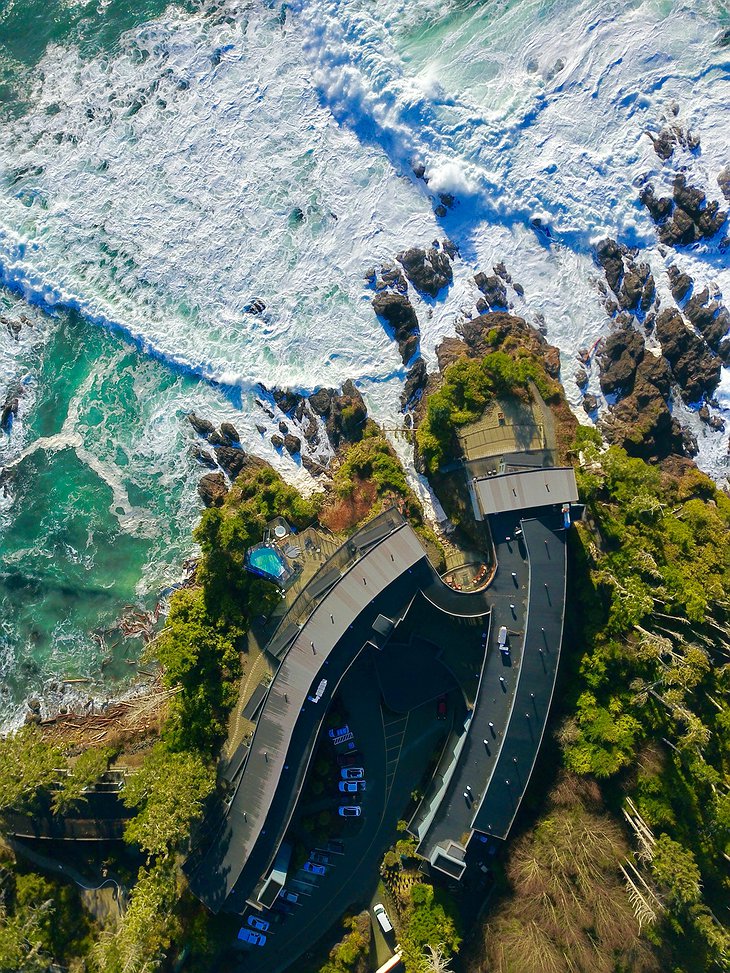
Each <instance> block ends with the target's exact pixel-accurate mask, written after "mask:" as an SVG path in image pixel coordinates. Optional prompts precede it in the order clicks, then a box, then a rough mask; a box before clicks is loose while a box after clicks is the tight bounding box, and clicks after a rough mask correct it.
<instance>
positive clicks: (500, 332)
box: [436, 311, 560, 378]
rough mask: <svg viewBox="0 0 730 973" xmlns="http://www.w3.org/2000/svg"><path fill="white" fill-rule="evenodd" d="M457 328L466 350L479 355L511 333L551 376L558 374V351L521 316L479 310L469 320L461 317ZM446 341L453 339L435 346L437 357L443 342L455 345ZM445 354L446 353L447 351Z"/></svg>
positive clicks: (556, 376)
mask: <svg viewBox="0 0 730 973" xmlns="http://www.w3.org/2000/svg"><path fill="white" fill-rule="evenodd" d="M456 330H457V332H458V333H459V335H460V337H461V338H462V340H463V342H464V344H465V345H466V346H467V349H468V353H469V354H471V355H473V356H474V357H478V358H483V357H484V356H485V355H488V354H489V353H490V352H492V351H494V347H495V345H498V344H501V343H502V342H503V341H504V339H505V338H507V337H508V336H510V335H512V336H514V337H515V339H517V340H518V341H519V343H520V344H521V345H523V346H524V347H525V348H527V349H528V350H529V351H531V352H532V353H533V354H534V355H535V356H536V357H537V358H539V359H541V361H542V362H543V364H544V366H545V371H546V372H547V373H548V375H550V377H551V378H558V377H559V375H560V352H559V351H558V349H557V348H555V347H553V345H550V344H548V342H547V341H546V340H545V338H544V337H543V335H542V334H540V332H539V331H538V330H537V329H536V328H533V327H532V326H531V325H529V324H528V323H527V322H526V321H525V319H524V318H520V317H518V316H517V315H516V314H507V313H505V312H504V311H489V312H488V313H486V314H480V315H479V317H476V318H472V319H471V320H470V321H462V322H461V324H458V325H457V326H456ZM447 341H453V339H446V340H445V341H444V342H443V343H442V345H440V346H439V347H438V348H437V349H436V355H437V356H438V358H439V361H441V359H442V358H443V357H444V346H446V348H447V349H448V348H449V347H451V348H454V347H455V346H454V345H450V346H449V345H447V344H446V342H447ZM446 354H448V351H447V352H446Z"/></svg>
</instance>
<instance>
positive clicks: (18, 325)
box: [0, 314, 30, 341]
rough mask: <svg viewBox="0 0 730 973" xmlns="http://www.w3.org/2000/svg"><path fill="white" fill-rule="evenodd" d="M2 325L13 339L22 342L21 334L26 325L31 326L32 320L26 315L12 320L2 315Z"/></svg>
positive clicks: (0, 322) (0, 321) (0, 317)
mask: <svg viewBox="0 0 730 973" xmlns="http://www.w3.org/2000/svg"><path fill="white" fill-rule="evenodd" d="M0 324H2V325H3V326H4V327H5V330H6V331H7V332H8V334H9V335H10V337H11V338H15V340H16V341H19V340H20V332H21V331H22V330H23V325H24V324H30V318H28V317H27V316H26V315H25V314H21V315H20V317H17V318H10V317H7V316H6V315H5V314H0Z"/></svg>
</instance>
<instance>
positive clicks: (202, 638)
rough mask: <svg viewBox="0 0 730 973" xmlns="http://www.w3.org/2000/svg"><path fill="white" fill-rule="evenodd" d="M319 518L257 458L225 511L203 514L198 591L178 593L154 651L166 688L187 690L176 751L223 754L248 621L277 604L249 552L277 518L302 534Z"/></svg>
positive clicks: (180, 701) (173, 718)
mask: <svg viewBox="0 0 730 973" xmlns="http://www.w3.org/2000/svg"><path fill="white" fill-rule="evenodd" d="M315 515H316V505H315V503H314V502H312V501H309V500H305V499H304V498H303V497H302V496H301V495H300V494H299V493H298V491H297V490H295V489H294V488H293V487H290V486H288V485H287V484H286V483H284V481H283V480H282V479H281V477H280V476H279V474H278V473H276V472H275V470H273V469H272V468H271V467H269V466H266V465H264V464H260V465H259V464H257V463H255V462H254V461H253V460H249V462H248V466H247V468H246V470H245V471H244V473H243V474H242V476H241V477H239V479H238V481H237V482H236V484H235V485H234V486H233V488H232V489H231V492H230V493H229V495H228V497H227V499H226V502H225V504H224V506H223V507H221V508H210V509H209V510H205V511H204V512H203V515H202V517H201V520H200V524H199V525H198V527H197V528H196V530H195V535H194V536H195V539H196V541H197V542H198V544H199V545H200V548H201V558H200V563H199V566H198V571H197V575H196V583H197V584H196V587H195V588H192V589H183V590H181V591H178V592H176V594H175V595H174V596H173V598H172V601H171V605H170V614H169V617H168V620H167V624H166V625H165V628H164V630H163V632H162V634H161V636H160V637H159V638H158V639H157V640H156V642H155V643H154V644H153V645H152V646H151V647H150V654H151V655H154V657H156V658H157V659H158V660H159V662H160V663H161V665H162V666H163V670H164V681H165V685H167V686H170V687H178V688H179V690H180V691H179V692H178V694H177V695H176V696H175V698H174V700H173V703H172V706H171V712H170V715H169V717H168V720H167V722H166V724H165V729H164V735H165V739H166V741H167V743H168V746H169V748H170V749H171V750H193V751H196V752H198V753H201V754H204V755H207V756H208V757H211V758H212V757H213V756H214V754H216V753H217V751H218V748H219V746H220V744H221V742H222V740H223V738H224V736H225V731H226V719H227V717H228V713H229V711H230V709H231V706H232V705H233V703H234V702H235V699H236V692H237V684H238V678H239V676H240V661H239V660H240V652H241V650H242V648H243V636H244V635H245V633H246V630H247V627H248V620H249V618H252V617H253V616H255V615H260V614H266V613H267V612H268V611H270V610H271V608H272V607H273V605H274V604H275V603H276V600H277V598H278V595H277V592H276V588H275V587H274V586H273V585H272V584H271V583H270V582H268V581H265V580H263V579H261V578H258V577H256V576H255V575H252V574H249V573H248V572H247V571H246V570H245V567H244V556H245V553H246V550H247V549H248V548H249V547H251V546H252V545H253V544H256V543H258V542H259V541H260V540H261V536H262V533H263V530H264V527H265V526H266V524H267V523H268V521H270V520H271V519H272V518H273V517H275V516H283V517H286V519H287V520H288V521H289V522H290V523H291V524H293V525H294V526H295V527H298V528H300V527H305V526H307V525H308V524H309V523H311V522H312V520H313V519H314V517H315Z"/></svg>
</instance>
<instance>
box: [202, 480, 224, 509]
mask: <svg viewBox="0 0 730 973" xmlns="http://www.w3.org/2000/svg"><path fill="white" fill-rule="evenodd" d="M227 494H228V485H227V484H226V478H225V477H224V476H223V474H222V473H206V474H205V476H204V477H202V478H201V480H200V483H198V495H199V496H200V499H201V500H202V501H203V503H204V504H205V506H206V507H221V506H223V501H224V500H225V499H226V495H227Z"/></svg>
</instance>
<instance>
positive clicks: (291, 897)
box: [279, 889, 299, 902]
mask: <svg viewBox="0 0 730 973" xmlns="http://www.w3.org/2000/svg"><path fill="white" fill-rule="evenodd" d="M279 898H280V899H283V900H284V902H298V901H299V896H298V895H297V893H296V892H290V891H289V889H282V890H281V892H279Z"/></svg>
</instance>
